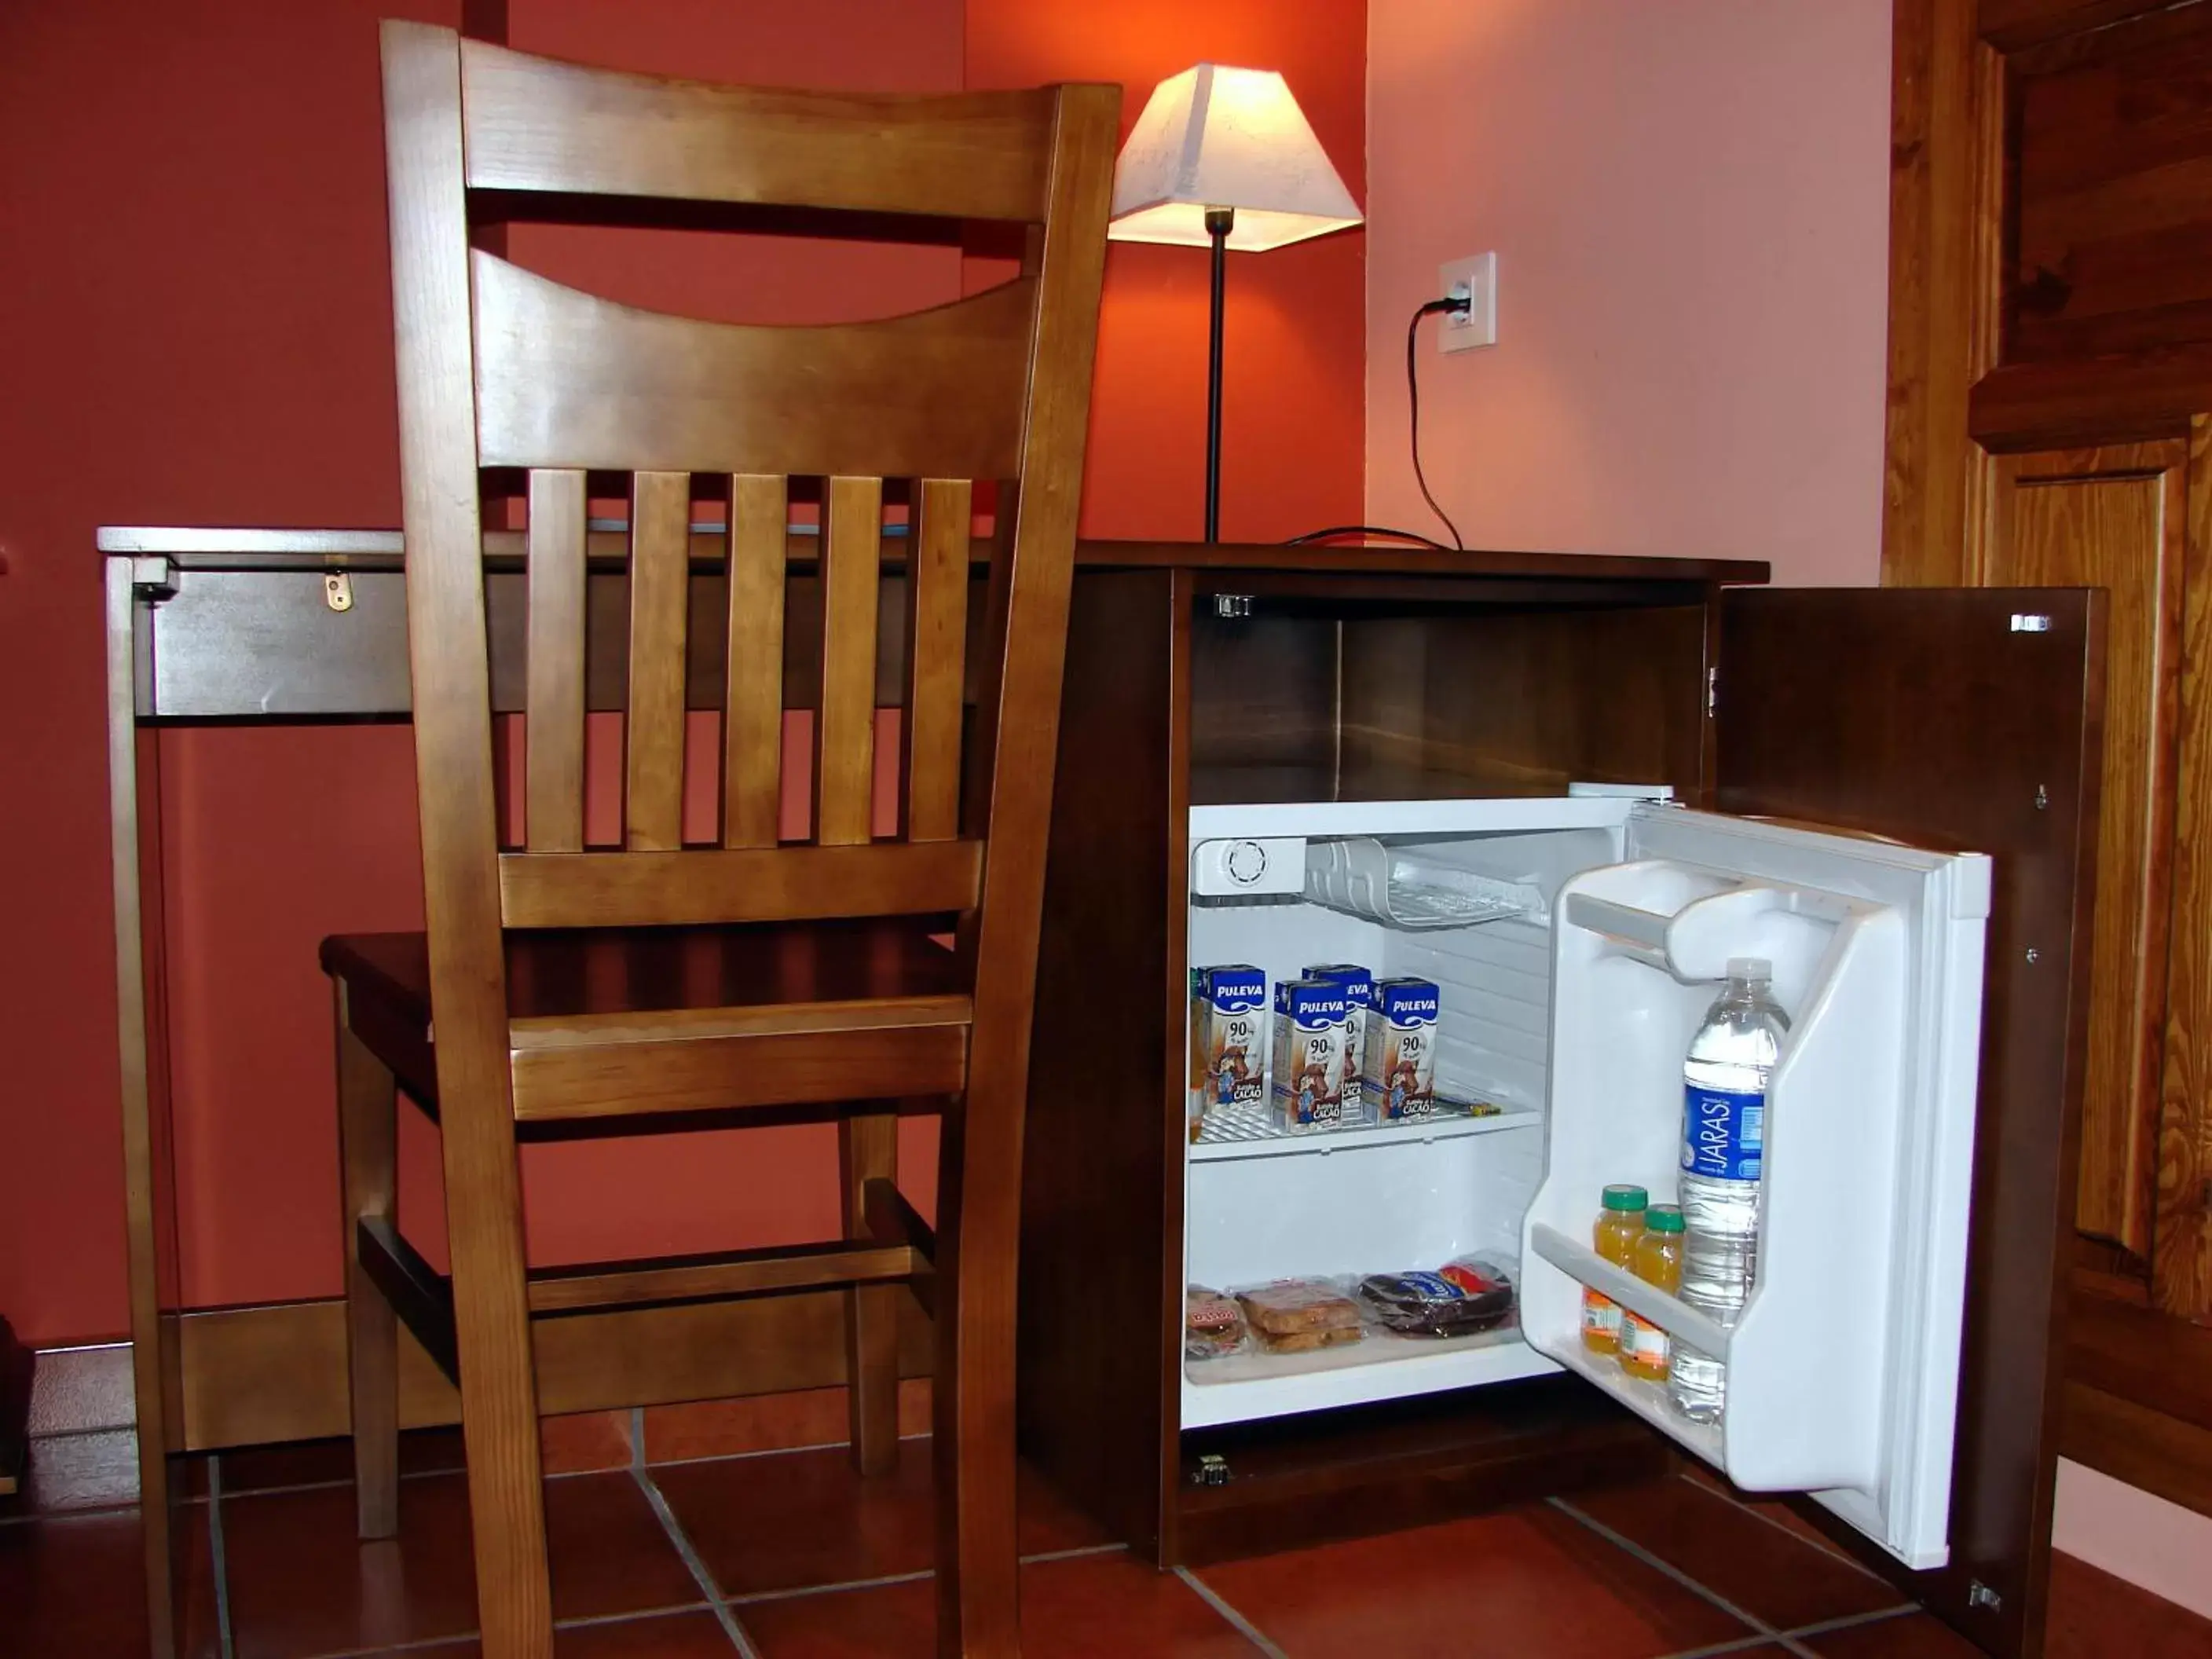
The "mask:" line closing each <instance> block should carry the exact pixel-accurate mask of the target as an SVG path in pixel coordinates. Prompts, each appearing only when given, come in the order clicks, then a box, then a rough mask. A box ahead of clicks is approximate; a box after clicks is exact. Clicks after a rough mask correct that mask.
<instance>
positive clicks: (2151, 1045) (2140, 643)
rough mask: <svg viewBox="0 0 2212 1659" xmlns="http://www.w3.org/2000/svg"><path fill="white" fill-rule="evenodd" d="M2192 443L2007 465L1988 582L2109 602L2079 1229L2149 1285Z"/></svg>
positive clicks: (2116, 1268)
mask: <svg viewBox="0 0 2212 1659" xmlns="http://www.w3.org/2000/svg"><path fill="white" fill-rule="evenodd" d="M2187 471H2188V447H2187V446H2186V445H2185V444H2183V443H2181V442H2179V441H2165V442H2160V443H2147V444H2126V445H2116V446H2112V447H2106V448H2102V449H2092V450H2082V451H2054V452H2049V453H2040V454H2027V455H2004V456H2000V457H1998V458H1996V463H1995V477H1994V481H1993V482H1994V490H1993V497H1992V502H1991V505H1992V509H1993V511H1992V514H1991V520H1990V535H1989V537H1988V538H1987V540H1986V543H1985V544H1984V551H1983V555H1982V557H1983V562H1984V563H1983V568H1982V569H1981V570H1980V571H1979V572H1978V573H1977V580H1979V581H1980V582H1983V583H1986V584H1987V585H1989V586H1995V587H2058V586H2065V587H2073V586H2081V587H2101V588H2103V589H2104V590H2105V592H2106V613H2105V614H2106V656H2105V759H2104V772H2103V788H2102V791H2101V794H2100V800H2099V805H2098V830H2097V883H2096V893H2097V900H2096V920H2095V922H2094V924H2093V937H2092V939H2091V944H2090V983H2091V990H2090V996H2089V1048H2088V1056H2087V1069H2086V1071H2085V1073H2084V1081H2083V1086H2082V1098H2081V1187H2080V1189H2079V1198H2078V1201H2077V1205H2076V1208H2075V1225H2077V1226H2078V1227H2079V1229H2080V1230H2081V1233H2082V1234H2083V1236H2084V1237H2085V1239H2087V1240H2088V1241H2092V1242H2093V1243H2092V1248H2091V1249H2088V1250H2087V1251H2085V1253H2084V1255H2085V1258H2086V1260H2085V1265H2089V1266H2093V1267H2095V1268H2096V1269H2099V1270H2101V1271H2104V1272H2108V1273H2113V1274H2115V1275H2118V1276H2120V1277H2124V1278H2126V1279H2133V1280H2136V1281H2137V1282H2139V1283H2140V1282H2142V1281H2147V1280H2148V1278H2149V1274H2150V1263H2151V1255H2152V1244H2153V1230H2154V1225H2155V1221H2154V1218H2155V1214H2156V1199H2157V1188H2158V1138H2159V1113H2160V1097H2161V1094H2162V1087H2163V1085H2162V1079H2161V1073H2162V1069H2163V1063H2164V1049H2165V1022H2166V945H2167V936H2168V935H2167V926H2168V921H2169V918H2170V917H2171V915H2172V873H2173V816H2174V783H2175V777H2176V772H2177V768H2178V761H2179V743H2178V738H2177V726H2178V720H2179V712H2180V687H2181V620H2182V601H2183V593H2184V579H2185V571H2186V567H2187V564H2188V538H2187V535H2186V533H2185V532H2186V524H2187V519H2188V513H2187Z"/></svg>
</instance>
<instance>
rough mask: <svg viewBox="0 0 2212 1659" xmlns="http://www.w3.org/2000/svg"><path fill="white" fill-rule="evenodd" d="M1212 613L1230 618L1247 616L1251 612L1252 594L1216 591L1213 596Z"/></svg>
mask: <svg viewBox="0 0 2212 1659" xmlns="http://www.w3.org/2000/svg"><path fill="white" fill-rule="evenodd" d="M1213 614H1214V615H1215V616H1217V617H1231V618H1234V617H1249V616H1250V615H1251V614H1252V596H1251V595H1250V594H1249V593H1216V594H1215V595H1214V596H1213Z"/></svg>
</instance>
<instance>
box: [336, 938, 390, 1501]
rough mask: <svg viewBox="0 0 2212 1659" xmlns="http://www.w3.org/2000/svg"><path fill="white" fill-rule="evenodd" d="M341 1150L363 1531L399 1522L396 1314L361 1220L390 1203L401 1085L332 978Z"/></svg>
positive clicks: (349, 1358) (357, 1494)
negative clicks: (370, 1263)
mask: <svg viewBox="0 0 2212 1659" xmlns="http://www.w3.org/2000/svg"><path fill="white" fill-rule="evenodd" d="M332 988H333V990H334V991H335V993H336V1002H337V1010H336V1012H337V1083H338V1156H339V1164H340V1169H341V1173H342V1184H343V1201H344V1220H345V1252H346V1285H345V1295H346V1363H347V1367H348V1382H349V1394H348V1398H349V1401H350V1402H351V1406H352V1413H353V1466H354V1500H355V1505H356V1517H357V1520H358V1522H359V1529H360V1534H361V1536H362V1538H364V1539H371V1538H389V1537H391V1536H392V1535H393V1534H395V1533H397V1532H398V1530H399V1322H398V1316H396V1315H394V1314H393V1312H392V1304H390V1303H389V1302H387V1301H386V1300H385V1297H384V1292H383V1291H380V1290H379V1289H378V1288H377V1286H376V1285H375V1283H374V1281H373V1280H372V1279H370V1278H369V1276H368V1273H367V1271H366V1270H365V1269H363V1267H362V1265H361V1220H362V1217H363V1216H380V1217H386V1218H388V1217H389V1216H390V1215H391V1214H392V1205H393V1200H394V1195H395V1188H396V1186H397V1181H396V1177H395V1170H396V1168H397V1164H398V1146H397V1142H398V1122H397V1116H398V1088H397V1085H395V1084H394V1083H393V1081H392V1073H391V1071H390V1070H389V1069H388V1068H387V1067H386V1066H385V1065H384V1063H383V1062H382V1061H381V1060H378V1059H377V1057H376V1056H375V1055H374V1054H371V1053H370V1052H369V1051H368V1047H367V1045H366V1044H364V1043H363V1042H362V1040H361V1039H360V1038H359V1037H357V1036H355V1035H354V1034H353V1030H352V1026H351V1024H350V1022H349V1017H348V1012H347V1002H346V987H345V985H344V983H343V981H334V982H333V987H332Z"/></svg>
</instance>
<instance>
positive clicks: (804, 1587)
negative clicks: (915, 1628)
mask: <svg viewBox="0 0 2212 1659" xmlns="http://www.w3.org/2000/svg"><path fill="white" fill-rule="evenodd" d="M934 1577H937V1572H936V1570H935V1569H934V1568H932V1567H921V1568H919V1569H917V1570H916V1571H913V1572H886V1573H879V1574H878V1575H877V1576H876V1577H873V1578H844V1579H840V1580H839V1581H838V1582H837V1583H834V1584H793V1585H789V1586H787V1588H785V1589H768V1590H747V1591H745V1592H744V1594H743V1595H732V1596H731V1597H730V1598H729V1605H730V1606H731V1607H753V1606H756V1605H757V1604H758V1603H760V1602H763V1601H797V1600H798V1599H799V1597H800V1596H802V1595H842V1594H843V1593H844V1592H845V1591H847V1590H864V1589H884V1587H885V1586H887V1585H890V1584H915V1583H921V1582H922V1581H923V1580H925V1579H930V1578H934Z"/></svg>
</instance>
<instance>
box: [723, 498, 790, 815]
mask: <svg viewBox="0 0 2212 1659" xmlns="http://www.w3.org/2000/svg"><path fill="white" fill-rule="evenodd" d="M789 511H790V481H789V480H788V479H786V478H782V477H767V476H763V475H760V474H757V473H740V474H738V475H737V476H736V477H732V479H731V480H730V554H729V572H730V603H729V671H728V675H727V678H726V681H725V686H724V690H723V704H722V845H723V846H725V847H773V846H775V842H776V835H777V831H778V829H779V828H780V826H781V820H782V816H783V586H784V522H785V515H786V514H787V513H788V512H789Z"/></svg>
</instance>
